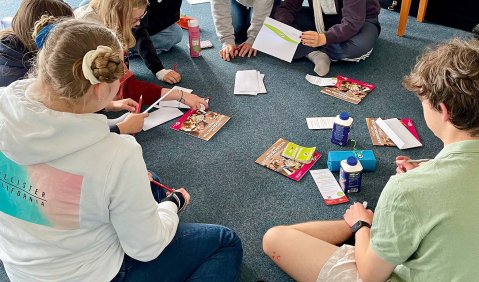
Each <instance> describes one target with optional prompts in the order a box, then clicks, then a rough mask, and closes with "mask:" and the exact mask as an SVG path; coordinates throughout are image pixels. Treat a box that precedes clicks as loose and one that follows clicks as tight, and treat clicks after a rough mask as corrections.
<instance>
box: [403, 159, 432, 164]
mask: <svg viewBox="0 0 479 282" xmlns="http://www.w3.org/2000/svg"><path fill="white" fill-rule="evenodd" d="M428 161H430V159H417V160H407V161H406V162H407V163H423V162H428Z"/></svg>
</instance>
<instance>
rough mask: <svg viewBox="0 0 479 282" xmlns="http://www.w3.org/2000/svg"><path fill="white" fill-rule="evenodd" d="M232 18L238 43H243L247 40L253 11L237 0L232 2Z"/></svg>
mask: <svg viewBox="0 0 479 282" xmlns="http://www.w3.org/2000/svg"><path fill="white" fill-rule="evenodd" d="M230 2H231V18H232V21H233V28H234V32H235V41H236V43H243V42H244V41H246V39H247V31H248V28H249V26H250V22H251V9H250V8H247V7H245V6H243V5H241V4H240V3H238V2H237V1H236V0H231V1H230Z"/></svg>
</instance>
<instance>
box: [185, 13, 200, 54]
mask: <svg viewBox="0 0 479 282" xmlns="http://www.w3.org/2000/svg"><path fill="white" fill-rule="evenodd" d="M188 35H189V42H190V57H192V58H197V57H199V56H201V54H200V53H201V45H200V25H199V22H198V20H197V19H190V20H189V21H188Z"/></svg>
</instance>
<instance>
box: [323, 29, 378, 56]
mask: <svg viewBox="0 0 479 282" xmlns="http://www.w3.org/2000/svg"><path fill="white" fill-rule="evenodd" d="M378 25H379V24H375V23H373V22H371V21H368V20H366V22H365V23H364V26H363V28H362V29H361V31H359V33H358V34H356V35H355V36H353V37H352V38H351V39H349V40H348V41H345V42H343V43H337V44H331V45H327V46H325V47H324V48H323V52H324V53H326V54H328V56H329V58H330V59H331V60H333V61H339V60H344V61H355V62H359V61H360V60H365V59H366V58H367V57H369V54H370V52H371V51H372V49H373V47H374V45H375V43H376V40H377V39H378V37H379V33H380V28H379V26H378Z"/></svg>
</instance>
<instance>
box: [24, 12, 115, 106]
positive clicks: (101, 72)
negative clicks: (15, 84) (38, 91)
mask: <svg viewBox="0 0 479 282" xmlns="http://www.w3.org/2000/svg"><path fill="white" fill-rule="evenodd" d="M42 20H48V19H47V18H42ZM37 26H41V24H38V25H37ZM99 45H104V46H107V47H110V48H111V49H112V51H111V52H102V53H101V54H100V55H99V56H98V57H97V58H96V59H95V60H94V61H93V63H92V65H91V66H90V67H91V69H92V71H93V73H94V75H95V77H96V78H97V79H98V80H99V81H101V82H107V83H111V82H113V81H116V80H118V79H119V78H120V77H121V76H122V75H123V71H124V63H123V50H122V48H121V44H120V41H119V40H118V38H117V37H116V35H115V33H114V32H113V31H111V30H109V29H108V28H106V27H104V26H102V25H99V24H95V23H92V22H86V21H80V20H75V19H70V20H65V21H62V22H60V23H58V24H56V26H55V27H54V28H53V29H52V30H51V31H50V34H49V35H48V38H47V40H46V42H45V44H44V45H43V47H42V49H41V50H40V52H39V53H38V57H37V65H36V67H35V72H34V73H33V75H36V76H37V77H38V80H39V81H40V82H41V84H42V85H45V86H48V87H49V89H50V90H52V91H44V92H46V94H42V95H44V96H43V97H37V98H38V99H39V100H46V99H50V100H54V99H57V100H58V99H61V100H63V101H66V102H68V103H75V101H76V100H77V99H80V98H81V97H83V95H84V94H85V93H86V92H87V91H88V89H89V88H90V87H91V85H92V84H91V83H90V81H89V80H87V79H86V78H85V76H84V75H83V71H82V62H83V57H84V56H85V54H86V53H87V52H88V51H91V50H96V49H97V47H98V46H99ZM47 95H48V96H47Z"/></svg>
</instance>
